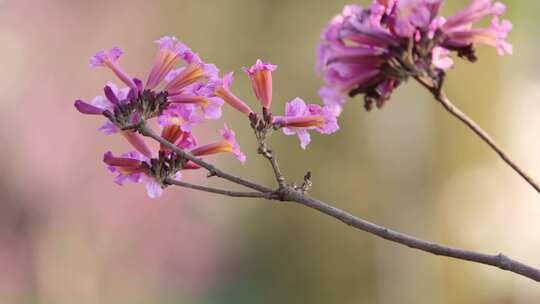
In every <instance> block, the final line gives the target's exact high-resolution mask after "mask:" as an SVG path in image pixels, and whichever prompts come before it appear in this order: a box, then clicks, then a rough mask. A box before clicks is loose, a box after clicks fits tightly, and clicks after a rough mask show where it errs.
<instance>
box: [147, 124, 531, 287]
mask: <svg viewBox="0 0 540 304" xmlns="http://www.w3.org/2000/svg"><path fill="white" fill-rule="evenodd" d="M139 132H140V133H141V134H143V135H144V136H148V137H151V138H153V139H155V140H157V141H158V142H159V143H162V144H164V145H165V146H167V147H168V148H169V149H171V150H172V151H173V152H175V153H177V154H178V155H180V156H183V157H185V158H186V159H188V160H191V161H193V162H194V163H196V164H198V165H199V166H201V167H204V168H206V169H207V170H208V171H209V172H210V173H213V174H214V175H216V176H218V177H221V178H224V179H226V180H229V181H231V182H233V183H236V184H239V185H242V186H246V187H248V188H252V189H254V190H257V191H259V192H260V193H244V192H231V191H226V190H221V189H215V188H210V187H204V186H198V185H192V184H188V183H184V182H180V181H173V180H171V179H167V180H166V182H167V183H168V184H172V185H177V186H180V187H187V188H191V189H195V190H199V191H204V192H210V193H214V194H219V195H226V196H233V197H251V198H253V197H256V198H264V199H269V200H277V201H284V202H295V203H298V204H301V205H304V206H306V207H309V208H311V209H314V210H317V211H319V212H321V213H323V214H326V215H328V216H330V217H333V218H335V219H337V220H340V221H341V222H343V223H345V224H347V225H349V226H351V227H354V228H356V229H359V230H362V231H364V232H367V233H370V234H373V235H376V236H378V237H381V238H383V239H386V240H389V241H391V242H395V243H398V244H401V245H404V246H407V247H410V248H414V249H418V250H421V251H424V252H428V253H432V254H435V255H439V256H446V257H450V258H455V259H460V260H465V261H470V262H475V263H479V264H484V265H489V266H494V267H497V268H500V269H503V270H507V271H509V272H513V273H515V274H519V275H521V276H524V277H527V278H529V279H532V280H535V281H537V282H540V270H539V269H536V268H534V267H531V266H529V265H526V264H524V263H522V262H519V261H516V260H513V259H511V258H509V257H507V256H506V255H503V254H497V255H489V254H484V253H478V252H474V251H468V250H464V249H459V248H452V247H447V246H443V245H439V244H435V243H431V242H428V241H424V240H420V239H418V238H415V237H413V236H409V235H407V234H403V233H400V232H397V231H393V230H390V229H388V228H385V227H382V226H379V225H376V224H374V223H371V222H369V221H366V220H364V219H361V218H358V217H356V216H354V215H352V214H350V213H348V212H346V211H343V210H341V209H338V208H335V207H332V206H330V205H328V204H327V203H324V202H322V201H319V200H316V199H313V198H310V197H308V196H307V195H305V194H303V193H301V192H300V191H297V190H295V189H293V188H292V187H290V186H286V185H285V186H283V187H280V188H278V189H277V190H272V189H269V188H267V187H265V186H262V185H259V184H257V183H254V182H251V181H246V180H244V179H242V178H240V177H236V176H234V175H232V174H229V173H225V172H223V171H221V170H219V169H217V168H215V167H214V166H213V165H211V164H208V163H206V162H205V161H202V160H201V159H199V158H196V157H194V156H192V155H191V154H190V153H187V152H185V151H184V150H182V149H180V148H178V147H176V146H175V145H173V144H171V143H170V142H168V141H167V140H165V139H163V138H162V137H160V136H159V135H157V134H155V133H154V132H153V131H152V130H151V129H149V128H148V127H146V126H142V127H140V129H139Z"/></svg>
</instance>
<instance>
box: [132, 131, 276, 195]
mask: <svg viewBox="0 0 540 304" xmlns="http://www.w3.org/2000/svg"><path fill="white" fill-rule="evenodd" d="M138 131H139V133H141V134H142V135H143V136H146V137H150V138H153V139H154V140H156V141H157V142H159V143H160V144H162V145H164V146H165V147H167V148H169V149H171V150H172V151H173V152H174V153H176V154H178V155H179V156H181V157H183V158H185V159H187V160H190V161H192V162H194V163H195V164H197V165H199V166H201V167H203V168H205V169H206V170H207V171H208V172H209V173H210V175H211V176H217V177H220V178H223V179H226V180H228V181H230V182H232V183H235V184H238V185H242V186H244V187H247V188H250V189H253V190H256V191H259V192H271V191H272V189H270V188H268V187H265V186H262V185H259V184H256V183H253V182H250V181H248V180H245V179H243V178H240V177H237V176H234V175H231V174H229V173H226V172H224V171H222V170H220V169H218V168H216V167H215V166H214V165H212V164H209V163H207V162H205V161H204V160H202V159H200V158H198V157H195V156H193V155H192V154H191V153H189V152H187V151H184V150H183V149H180V148H178V147H177V146H176V145H174V144H172V143H171V142H169V141H168V140H166V139H164V138H163V137H161V136H159V135H158V134H156V133H155V132H154V131H153V130H152V129H151V128H149V127H148V126H147V125H146V124H142V125H140V126H138Z"/></svg>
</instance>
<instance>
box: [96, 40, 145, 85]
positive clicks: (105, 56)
mask: <svg viewBox="0 0 540 304" xmlns="http://www.w3.org/2000/svg"><path fill="white" fill-rule="evenodd" d="M122 54H124V52H123V51H122V50H121V49H120V48H117V47H115V48H112V49H110V50H109V51H99V52H97V53H96V55H94V56H93V57H92V58H90V66H91V67H106V68H109V69H110V70H111V71H113V73H114V74H115V75H116V76H117V77H118V78H119V79H120V80H121V81H122V82H123V83H125V84H126V85H127V86H128V87H130V88H132V89H135V90H137V85H136V84H135V81H134V80H133V78H131V77H130V76H129V75H128V74H127V73H126V72H124V70H123V69H122V68H121V67H120V65H119V64H118V59H119V58H120V57H121V56H122Z"/></svg>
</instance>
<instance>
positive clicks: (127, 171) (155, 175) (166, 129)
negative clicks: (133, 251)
mask: <svg viewBox="0 0 540 304" xmlns="http://www.w3.org/2000/svg"><path fill="white" fill-rule="evenodd" d="M156 43H157V45H158V52H157V55H156V58H155V61H154V63H153V65H152V68H151V70H150V73H149V75H148V78H147V80H146V82H145V83H143V82H142V81H141V80H140V79H137V78H133V77H131V76H129V74H128V73H127V72H125V71H124V69H122V67H121V66H120V64H119V59H120V57H121V55H122V54H123V52H122V50H120V49H119V48H113V49H111V50H109V51H100V52H98V53H97V54H96V55H95V56H93V57H92V58H91V59H90V66H91V67H105V68H108V69H110V70H111V71H112V72H113V73H114V74H115V75H116V76H117V77H118V79H119V80H120V82H121V83H122V84H123V86H124V87H118V86H117V85H115V84H114V83H112V82H110V83H108V84H107V85H106V86H105V88H104V90H103V95H102V96H97V97H95V98H94V99H93V100H92V101H91V102H85V101H82V100H77V101H75V107H76V108H77V110H78V111H79V112H81V113H83V114H88V115H103V116H105V117H106V118H107V121H106V122H105V124H104V125H103V126H102V127H100V128H99V130H100V131H102V132H104V133H105V134H107V135H110V134H115V133H119V134H121V135H122V136H123V137H124V138H125V139H126V140H127V141H128V142H129V143H130V144H131V145H132V146H133V148H134V149H135V151H132V152H128V153H124V154H122V155H121V156H118V157H117V156H114V155H113V154H112V152H107V153H105V156H104V158H103V161H104V162H105V164H106V165H107V167H108V169H109V171H111V172H113V173H117V174H118V176H117V177H116V178H115V182H116V183H118V184H120V185H122V184H123V183H124V182H126V181H131V182H136V183H140V182H142V183H145V184H146V187H147V192H148V195H149V196H150V197H157V196H159V195H161V193H162V191H163V188H164V187H165V186H166V185H165V180H166V179H168V178H173V179H179V178H181V171H182V170H188V169H198V168H199V167H198V166H197V165H196V164H193V163H191V162H189V161H187V160H185V159H182V158H181V157H179V156H178V155H176V154H175V153H174V152H173V151H171V150H170V149H168V148H167V147H165V146H163V145H162V146H160V147H159V149H152V147H150V146H149V145H148V144H147V143H146V142H145V140H144V139H143V138H142V136H140V135H139V134H138V133H136V131H137V129H138V127H139V126H141V124H145V123H146V122H147V121H148V120H150V119H154V118H156V119H157V120H158V122H159V126H160V127H161V137H163V138H164V139H166V140H167V141H169V142H171V143H173V144H174V145H176V146H177V147H178V148H181V149H186V150H189V149H191V152H192V154H194V155H196V156H208V155H211V154H216V153H221V152H230V153H232V154H234V155H235V156H236V157H237V158H238V159H239V160H240V161H241V162H242V163H244V162H245V160H246V157H245V155H244V154H243V153H242V152H241V151H240V146H239V145H238V143H237V141H236V136H235V133H234V131H233V130H231V129H229V128H228V126H227V125H225V127H224V128H223V129H222V130H221V135H222V137H223V139H222V140H219V141H217V142H215V143H210V144H206V145H201V146H198V143H197V142H198V140H197V138H196V137H195V135H194V134H193V129H194V127H195V126H197V125H199V124H201V123H203V122H204V121H205V120H208V119H219V118H220V117H221V116H222V113H221V107H222V105H223V104H224V101H223V99H222V98H221V97H219V96H218V95H216V94H215V92H214V89H213V88H214V86H213V84H214V83H215V82H217V81H219V71H218V69H217V68H216V66H215V65H213V64H207V63H205V62H203V61H202V60H201V58H200V57H199V56H198V55H197V54H196V53H194V52H193V51H192V50H191V49H189V48H188V47H187V46H185V45H184V44H182V43H180V42H178V41H177V39H176V38H174V37H163V38H161V39H159V40H157V41H156ZM182 62H183V63H184V65H183V66H182V67H179V65H180V63H182Z"/></svg>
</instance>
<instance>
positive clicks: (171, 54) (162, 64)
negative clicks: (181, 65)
mask: <svg viewBox="0 0 540 304" xmlns="http://www.w3.org/2000/svg"><path fill="white" fill-rule="evenodd" d="M156 43H157V44H158V45H159V51H158V53H157V55H156V59H155V62H154V65H153V67H152V70H151V71H150V75H148V80H147V81H146V87H145V88H146V89H148V90H152V89H155V88H156V87H157V86H158V85H159V84H160V83H161V81H163V79H165V76H167V74H169V72H170V71H171V70H172V69H173V68H174V66H175V65H176V64H177V63H178V62H179V61H180V58H181V56H182V55H183V54H184V53H185V52H187V50H188V48H187V47H186V46H185V45H184V44H182V43H180V42H178V40H177V39H176V37H168V36H165V37H162V38H160V39H158V40H157V41H156Z"/></svg>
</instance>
